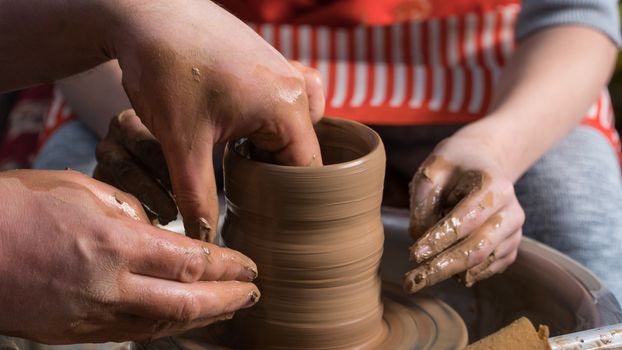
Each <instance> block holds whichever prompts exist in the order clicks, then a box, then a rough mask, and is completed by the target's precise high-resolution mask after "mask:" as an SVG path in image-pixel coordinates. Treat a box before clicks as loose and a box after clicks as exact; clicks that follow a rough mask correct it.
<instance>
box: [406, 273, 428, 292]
mask: <svg viewBox="0 0 622 350" xmlns="http://www.w3.org/2000/svg"><path fill="white" fill-rule="evenodd" d="M427 277H428V276H427V274H426V272H425V269H424V268H417V269H414V270H412V271H410V272H407V273H406V274H405V275H404V291H406V292H407V293H416V292H418V291H420V290H421V289H423V288H424V287H425V286H426V285H427V283H428V278H427Z"/></svg>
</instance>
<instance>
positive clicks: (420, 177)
mask: <svg viewBox="0 0 622 350" xmlns="http://www.w3.org/2000/svg"><path fill="white" fill-rule="evenodd" d="M496 159H497V155H496V154H495V153H494V150H493V147H491V145H489V144H487V143H486V142H485V141H483V140H482V139H475V138H465V137H460V136H453V137H450V138H449V139H447V140H445V141H443V142H441V143H440V144H439V145H438V146H437V147H436V149H435V150H434V151H433V152H432V154H431V155H430V156H429V157H428V159H427V160H426V161H425V162H424V163H423V165H422V166H421V167H420V168H419V170H418V171H417V173H416V174H415V176H414V178H413V180H412V182H411V184H410V194H411V202H410V210H411V218H410V220H411V221H410V233H411V235H412V236H413V237H414V238H415V239H417V242H416V243H415V244H414V245H413V246H412V247H411V248H410V256H411V259H412V260H414V261H416V262H417V263H420V264H421V265H420V266H418V267H417V268H415V269H414V270H412V271H410V272H408V273H407V274H406V275H405V280H404V288H405V289H406V290H407V291H409V292H411V293H414V292H416V291H418V290H420V289H422V288H424V287H426V286H430V285H433V284H436V283H438V282H440V281H443V280H445V279H447V278H449V277H451V276H453V275H457V274H459V273H462V272H465V275H464V276H463V277H464V281H465V283H466V285H467V286H471V285H473V283H475V282H477V281H479V280H482V279H485V278H488V277H490V276H491V275H493V274H495V273H499V272H502V271H504V270H505V268H507V267H508V266H509V265H510V264H511V263H512V262H514V260H515V259H516V254H517V250H518V246H519V243H520V240H521V236H522V225H523V222H524V220H525V214H524V212H523V209H522V208H521V206H520V204H519V203H518V200H517V198H516V196H515V194H514V186H513V184H512V182H511V181H510V180H509V179H508V178H507V177H506V176H505V175H504V174H503V173H502V172H501V170H500V167H499V166H498V163H497V162H496Z"/></svg>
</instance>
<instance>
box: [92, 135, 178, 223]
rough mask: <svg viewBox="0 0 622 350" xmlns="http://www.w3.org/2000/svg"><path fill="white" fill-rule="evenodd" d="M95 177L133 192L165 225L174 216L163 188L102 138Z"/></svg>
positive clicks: (121, 148) (123, 149) (174, 205)
mask: <svg viewBox="0 0 622 350" xmlns="http://www.w3.org/2000/svg"><path fill="white" fill-rule="evenodd" d="M96 155H97V162H98V164H97V169H96V172H95V175H96V178H99V179H101V180H102V181H106V182H107V183H108V184H110V185H112V186H115V187H117V188H119V189H121V190H123V191H125V192H128V193H132V194H133V195H135V196H136V197H137V198H138V199H139V200H140V202H141V203H142V204H143V206H144V207H145V211H146V212H147V213H148V214H149V216H150V217H151V218H155V219H157V220H158V222H159V223H160V224H167V223H169V222H170V221H172V220H174V219H175V218H176V217H177V206H176V204H175V201H174V200H173V198H172V197H171V195H170V194H169V192H168V191H166V189H164V187H162V186H161V185H160V184H159V183H158V182H157V181H156V180H155V179H154V178H153V177H152V176H151V175H150V174H149V173H148V172H147V170H146V169H145V168H143V167H142V166H141V165H140V164H138V163H137V162H136V161H135V159H134V158H133V157H132V156H131V155H130V154H129V153H128V152H127V151H126V149H125V148H123V147H122V146H121V145H119V144H118V143H116V142H114V141H111V140H104V141H102V142H100V143H99V145H97V151H96Z"/></svg>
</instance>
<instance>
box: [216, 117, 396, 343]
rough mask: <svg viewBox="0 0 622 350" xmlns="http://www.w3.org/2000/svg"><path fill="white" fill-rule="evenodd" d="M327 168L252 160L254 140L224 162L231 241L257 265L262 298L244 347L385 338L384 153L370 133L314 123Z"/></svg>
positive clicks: (243, 325) (246, 323) (226, 232)
mask: <svg viewBox="0 0 622 350" xmlns="http://www.w3.org/2000/svg"><path fill="white" fill-rule="evenodd" d="M316 133H317V135H318V139H319V141H320V146H321V149H322V159H323V161H324V164H325V166H323V167H291V166H281V165H275V164H270V163H265V162H259V161H256V160H253V159H251V158H252V157H251V156H249V148H250V147H249V145H248V144H247V143H246V141H241V142H237V143H234V144H230V145H229V146H228V147H227V150H226V153H225V158H224V170H225V195H226V202H227V211H226V215H225V222H224V225H223V229H222V236H223V239H224V241H225V244H226V245H227V246H229V247H231V248H233V249H236V250H239V251H241V252H243V253H244V254H246V255H248V256H249V257H251V258H252V259H253V260H254V261H255V262H256V263H257V266H258V269H259V278H258V279H257V280H256V283H257V285H258V287H259V289H260V291H261V293H262V296H261V300H260V301H259V303H258V304H257V305H255V306H254V307H252V308H251V309H249V310H247V311H245V312H242V313H240V314H238V315H236V319H235V322H236V323H235V327H236V329H237V331H236V332H235V333H236V334H237V335H238V336H239V338H238V340H237V346H240V347H246V348H261V349H283V348H287V349H353V348H357V349H374V348H377V346H378V344H380V342H381V341H382V339H383V338H385V337H386V334H387V329H386V323H385V322H383V318H382V315H383V307H382V301H381V295H380V293H381V281H380V277H379V274H378V266H379V263H380V258H381V256H382V250H383V240H384V234H383V225H382V220H381V216H380V205H381V199H382V189H383V179H384V168H385V153H384V146H383V145H382V141H381V140H380V137H379V136H378V135H377V134H376V133H375V132H374V131H373V130H371V129H369V128H368V127H366V126H364V125H362V124H359V123H356V122H352V121H347V120H343V119H332V118H325V119H324V120H322V121H321V122H320V123H319V124H318V125H317V126H316Z"/></svg>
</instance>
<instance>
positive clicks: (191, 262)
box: [179, 254, 205, 283]
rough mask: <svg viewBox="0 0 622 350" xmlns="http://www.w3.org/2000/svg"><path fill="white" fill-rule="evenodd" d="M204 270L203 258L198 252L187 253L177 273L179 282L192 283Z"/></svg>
mask: <svg viewBox="0 0 622 350" xmlns="http://www.w3.org/2000/svg"><path fill="white" fill-rule="evenodd" d="M204 271H205V259H204V258H203V256H201V255H198V254H189V255H188V256H187V257H186V258H185V259H184V263H183V266H182V268H181V271H180V274H179V280H180V281H181V282H186V283H192V282H196V281H198V280H199V279H200V278H201V276H203V272H204Z"/></svg>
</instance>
